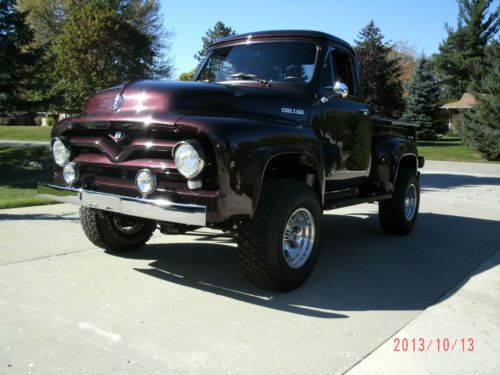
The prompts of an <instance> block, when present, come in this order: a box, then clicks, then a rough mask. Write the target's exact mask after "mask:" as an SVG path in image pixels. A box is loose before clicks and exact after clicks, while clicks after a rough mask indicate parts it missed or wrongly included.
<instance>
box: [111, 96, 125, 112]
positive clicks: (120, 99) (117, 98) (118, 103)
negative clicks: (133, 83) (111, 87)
mask: <svg viewBox="0 0 500 375" xmlns="http://www.w3.org/2000/svg"><path fill="white" fill-rule="evenodd" d="M124 100H125V98H124V97H123V95H121V94H118V95H116V96H115V98H114V99H113V104H112V105H111V110H112V111H113V112H116V111H118V110H119V109H120V107H121V106H122V104H123V101H124Z"/></svg>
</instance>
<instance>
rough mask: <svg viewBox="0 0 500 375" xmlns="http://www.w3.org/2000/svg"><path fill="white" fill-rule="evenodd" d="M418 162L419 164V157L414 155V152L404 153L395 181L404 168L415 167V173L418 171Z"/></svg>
mask: <svg viewBox="0 0 500 375" xmlns="http://www.w3.org/2000/svg"><path fill="white" fill-rule="evenodd" d="M417 164H418V159H417V156H416V155H413V154H410V155H404V156H403V157H402V158H401V159H400V160H399V163H398V167H397V170H396V174H395V176H394V182H396V180H397V178H398V175H399V173H400V171H401V169H402V168H407V169H413V170H414V171H415V173H417Z"/></svg>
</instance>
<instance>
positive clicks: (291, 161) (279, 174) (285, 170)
mask: <svg viewBox="0 0 500 375" xmlns="http://www.w3.org/2000/svg"><path fill="white" fill-rule="evenodd" d="M272 178H292V179H295V180H299V181H304V182H306V183H307V184H308V185H309V186H311V187H313V188H314V190H316V192H317V193H318V194H319V197H320V202H321V188H320V181H319V178H318V172H317V170H316V167H315V165H314V162H313V161H312V159H311V158H310V157H308V156H306V155H301V154H284V155H278V156H275V157H273V158H272V159H271V160H270V161H269V162H268V164H267V166H266V170H265V171H264V177H263V179H262V180H263V181H265V180H268V179H272Z"/></svg>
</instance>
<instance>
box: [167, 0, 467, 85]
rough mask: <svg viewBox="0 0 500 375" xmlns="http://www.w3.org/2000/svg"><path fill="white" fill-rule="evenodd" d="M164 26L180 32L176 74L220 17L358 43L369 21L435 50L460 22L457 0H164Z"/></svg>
mask: <svg viewBox="0 0 500 375" xmlns="http://www.w3.org/2000/svg"><path fill="white" fill-rule="evenodd" d="M160 3H161V5H162V12H163V15H164V18H165V27H166V29H168V30H171V31H173V32H174V33H175V36H174V38H173V39H172V49H171V54H172V56H173V57H174V63H175V67H176V72H175V76H174V78H177V76H178V75H179V74H180V73H182V72H186V71H189V70H191V69H193V68H194V67H195V66H196V64H197V61H196V60H195V59H194V57H193V56H194V54H195V53H196V52H197V51H198V50H199V49H200V48H201V45H202V42H201V37H202V36H203V35H205V33H206V31H207V30H208V29H209V28H212V27H213V25H214V24H215V23H216V22H217V21H219V20H220V21H222V22H224V23H225V24H226V25H227V26H230V27H232V28H233V29H234V30H236V32H237V33H246V32H253V31H262V30H278V29H306V30H317V31H323V32H326V33H329V34H332V35H335V36H337V37H339V38H342V39H344V40H346V41H347V42H349V43H351V44H352V43H354V40H355V39H356V38H357V35H358V33H359V31H360V30H361V29H362V28H363V27H364V26H366V25H367V24H368V23H369V22H370V20H372V19H373V20H374V21H375V24H376V25H377V26H379V27H380V28H381V30H382V33H383V34H384V35H385V37H386V40H387V41H392V42H397V41H400V40H404V41H407V42H408V43H409V44H410V45H414V46H415V47H416V49H417V51H418V52H424V53H425V54H427V55H431V54H433V53H435V52H437V51H438V47H439V43H440V42H441V41H442V40H443V39H444V38H445V37H446V35H447V34H446V31H445V28H444V25H445V23H449V24H450V25H451V26H455V25H456V20H457V13H458V5H457V2H456V0H417V1H405V0H348V1H347V0H330V1H327V0H307V1H306V0H300V1H299V0H281V1H279V0H251V1H245V2H238V1H235V0H232V1H228V0H209V1H207V0H205V1H194V0H181V1H169V0H160Z"/></svg>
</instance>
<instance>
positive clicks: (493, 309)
mask: <svg viewBox="0 0 500 375" xmlns="http://www.w3.org/2000/svg"><path fill="white" fill-rule="evenodd" d="M498 296H500V250H499V251H497V252H496V253H495V254H494V255H493V256H491V257H490V258H489V259H488V260H487V261H486V262H484V263H483V264H482V265H481V266H479V267H478V268H477V269H476V270H474V271H473V272H472V273H471V274H470V275H469V276H468V277H467V278H466V280H465V281H463V282H462V283H460V284H459V285H458V286H457V287H455V288H454V289H452V290H450V291H449V292H448V293H446V295H445V296H443V298H442V299H441V300H440V302H437V303H436V304H435V305H433V306H431V307H429V308H427V309H426V310H425V311H424V312H422V313H421V314H420V315H418V316H417V317H416V318H415V319H414V320H412V321H411V322H410V323H408V324H407V325H406V326H405V327H403V328H402V329H401V330H400V331H399V332H397V333H396V334H395V335H394V336H392V337H391V338H389V339H388V340H387V341H385V343H383V344H382V345H381V346H380V347H378V348H377V349H376V350H375V351H373V352H372V353H371V354H369V355H368V356H367V357H365V359H363V360H362V361H360V362H359V363H358V364H357V365H355V366H354V367H353V368H352V369H351V370H350V371H348V372H347V373H348V374H349V375H355V374H395V373H398V374H456V373H461V374H500V300H499V298H498ZM413 338H415V339H416V343H415V345H414V344H413V342H412V339H413ZM403 339H407V340H408V341H407V343H408V345H407V350H404V349H405V347H406V345H405V346H403V345H402V340H403ZM420 339H423V341H422V340H420ZM437 339H440V342H439V343H438V341H437ZM445 339H448V340H449V347H448V350H445V344H444V341H445ZM462 339H465V343H464V344H462V341H461V340H462ZM469 339H472V340H469ZM419 340H420V342H423V343H424V347H420V344H419ZM431 340H432V342H431ZM398 341H399V345H398V348H397V349H399V351H396V350H395V349H396V344H397V342H398ZM422 348H423V350H421V349H422ZM452 348H453V350H452Z"/></svg>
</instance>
